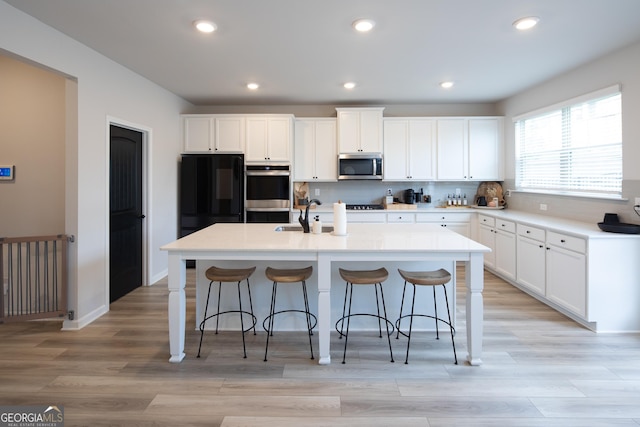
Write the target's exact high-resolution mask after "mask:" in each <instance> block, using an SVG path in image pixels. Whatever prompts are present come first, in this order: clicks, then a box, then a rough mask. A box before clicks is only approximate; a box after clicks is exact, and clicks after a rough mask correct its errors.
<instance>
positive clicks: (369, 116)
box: [360, 109, 382, 153]
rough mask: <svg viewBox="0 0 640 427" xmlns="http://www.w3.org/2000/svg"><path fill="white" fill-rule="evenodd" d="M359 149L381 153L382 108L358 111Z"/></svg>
mask: <svg viewBox="0 0 640 427" xmlns="http://www.w3.org/2000/svg"><path fill="white" fill-rule="evenodd" d="M360 151H364V152H366V153H382V110H380V109H373V110H363V111H361V112H360Z"/></svg>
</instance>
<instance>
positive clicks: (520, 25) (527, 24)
mask: <svg viewBox="0 0 640 427" xmlns="http://www.w3.org/2000/svg"><path fill="white" fill-rule="evenodd" d="M539 21H540V18H538V17H537V16H527V17H526V18H520V19H518V20H517V21H516V22H514V23H513V26H514V27H516V29H518V30H520V31H524V30H528V29H530V28H533V27H535V26H536V25H538V22H539Z"/></svg>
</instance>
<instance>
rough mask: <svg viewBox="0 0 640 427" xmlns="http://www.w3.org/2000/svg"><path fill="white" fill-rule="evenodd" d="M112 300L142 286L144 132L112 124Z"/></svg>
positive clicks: (110, 249)
mask: <svg viewBox="0 0 640 427" xmlns="http://www.w3.org/2000/svg"><path fill="white" fill-rule="evenodd" d="M110 132H111V136H110V139H111V149H110V167H109V176H110V179H109V181H110V190H109V193H110V197H109V200H110V202H109V215H110V226H109V277H110V279H109V290H110V295H109V301H110V302H114V301H115V300H117V299H118V298H120V297H122V296H124V295H126V294H127V293H129V292H131V291H132V290H134V289H135V288H137V287H139V286H141V285H142V220H143V218H144V215H143V212H142V133H141V132H138V131H134V130H130V129H125V128H121V127H118V126H114V125H111V128H110Z"/></svg>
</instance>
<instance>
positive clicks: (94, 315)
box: [62, 305, 109, 331]
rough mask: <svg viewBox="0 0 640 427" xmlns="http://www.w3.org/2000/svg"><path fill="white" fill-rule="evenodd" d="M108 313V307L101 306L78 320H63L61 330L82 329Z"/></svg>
mask: <svg viewBox="0 0 640 427" xmlns="http://www.w3.org/2000/svg"><path fill="white" fill-rule="evenodd" d="M108 312H109V306H108V305H107V306H104V305H103V306H102V307H99V308H97V309H95V310H93V311H92V312H91V313H89V314H87V315H86V316H83V317H82V318H80V319H74V320H68V319H67V320H65V321H64V322H62V330H63V331H77V330H79V329H82V328H84V327H85V326H87V325H88V324H89V323H91V322H93V321H94V320H96V319H98V318H100V317H101V316H102V315H103V314H106V313H108Z"/></svg>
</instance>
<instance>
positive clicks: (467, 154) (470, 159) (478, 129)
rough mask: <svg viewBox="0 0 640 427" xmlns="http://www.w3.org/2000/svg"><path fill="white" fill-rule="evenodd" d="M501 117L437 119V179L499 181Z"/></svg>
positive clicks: (501, 168) (500, 178)
mask: <svg viewBox="0 0 640 427" xmlns="http://www.w3.org/2000/svg"><path fill="white" fill-rule="evenodd" d="M503 120H504V119H503V118H502V117H469V118H465V117H462V118H458V117H456V118H442V119H437V121H436V129H437V130H436V133H437V137H436V138H437V150H438V155H437V157H438V167H437V169H438V172H437V177H438V179H439V180H444V181H447V180H451V181H458V180H473V181H489V180H491V181H502V180H503V179H504V169H503V165H502V160H503V155H502V151H503V148H502V147H503V142H502V139H503V138H502V131H503Z"/></svg>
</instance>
